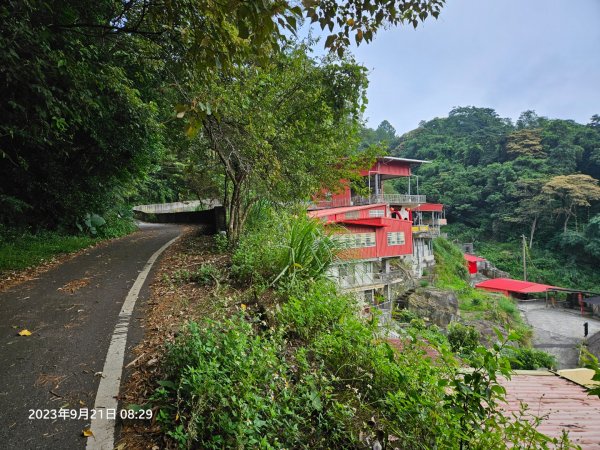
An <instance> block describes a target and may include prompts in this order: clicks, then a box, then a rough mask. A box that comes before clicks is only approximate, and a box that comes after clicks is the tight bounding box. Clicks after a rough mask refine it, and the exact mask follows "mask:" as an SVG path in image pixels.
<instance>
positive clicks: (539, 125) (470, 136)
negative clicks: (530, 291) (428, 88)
mask: <svg viewBox="0 0 600 450" xmlns="http://www.w3.org/2000/svg"><path fill="white" fill-rule="evenodd" d="M392 130H393V129H392ZM394 134H395V133H394V132H393V131H392V132H391V133H390V130H389V123H387V122H384V123H382V125H381V126H380V128H379V129H378V130H368V129H367V130H364V131H363V133H362V136H363V141H365V142H366V143H369V144H370V143H373V142H374V141H376V140H377V139H378V138H379V139H380V140H383V142H384V144H386V145H387V146H388V147H389V153H390V154H392V155H394V156H402V157H406V158H418V159H424V160H428V161H431V163H430V164H423V165H422V166H421V167H419V168H418V169H416V170H415V172H414V173H415V175H417V176H418V177H419V190H420V193H421V194H426V195H427V198H428V201H434V202H441V203H444V204H445V205H446V212H447V217H448V222H449V223H450V224H451V225H449V226H448V227H447V231H448V233H449V235H450V237H451V238H453V239H458V240H459V241H462V242H474V243H475V248H476V251H477V252H478V253H480V254H482V255H483V256H485V257H487V258H488V259H490V260H491V261H492V262H494V263H496V264H497V265H498V267H499V268H501V269H503V270H507V271H509V272H511V274H512V275H513V276H514V277H519V276H520V275H521V272H520V267H521V239H522V238H521V236H522V235H525V236H526V240H527V244H528V247H529V248H528V253H529V255H528V258H529V262H530V270H529V277H528V278H529V279H531V280H535V281H540V282H547V283H554V284H557V285H563V286H566V287H580V288H588V289H595V290H600V275H599V274H597V273H595V272H594V270H593V268H594V267H597V265H598V264H599V263H600V186H598V179H599V178H600V117H599V116H598V115H594V116H593V117H592V118H591V120H590V123H588V124H586V125H583V124H579V123H576V122H574V121H572V120H561V119H548V118H546V117H540V116H538V115H537V114H536V113H535V112H533V111H526V112H524V113H522V114H521V116H520V117H519V119H518V120H517V121H516V123H513V122H512V121H511V120H510V119H506V118H502V117H500V116H499V115H498V114H497V113H496V112H495V111H494V110H493V109H490V108H477V107H459V108H455V109H453V110H452V111H450V113H449V114H448V117H444V118H435V119H433V120H430V121H427V122H421V124H420V126H419V127H418V128H417V129H415V130H413V131H410V132H408V133H406V134H404V135H402V136H400V137H396V136H394ZM386 139H387V140H386ZM395 183H396V184H394V185H393V188H394V189H395V190H397V191H399V192H404V191H405V189H406V186H404V185H403V183H405V181H404V180H400V181H397V182H395ZM414 185H415V183H414V180H413V189H414ZM391 187H392V186H388V189H389V188H391Z"/></svg>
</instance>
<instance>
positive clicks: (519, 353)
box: [434, 238, 557, 369]
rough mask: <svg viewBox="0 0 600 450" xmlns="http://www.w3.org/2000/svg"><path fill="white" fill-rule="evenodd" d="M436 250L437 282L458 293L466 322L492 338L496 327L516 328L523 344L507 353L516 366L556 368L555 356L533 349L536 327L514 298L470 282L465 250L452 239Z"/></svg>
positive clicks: (441, 241)
mask: <svg viewBox="0 0 600 450" xmlns="http://www.w3.org/2000/svg"><path fill="white" fill-rule="evenodd" d="M434 250H435V257H436V267H435V277H436V279H435V284H436V286H437V287H440V288H443V289H451V290H453V291H455V292H456V293H457V296H458V305H459V309H460V313H461V318H462V320H463V321H464V322H465V323H467V324H469V325H471V326H473V327H474V328H475V329H477V330H478V331H479V333H480V334H481V335H483V336H486V335H487V336H488V338H489V337H492V339H495V337H494V334H493V333H492V329H491V328H492V327H497V328H498V329H500V330H502V331H503V332H506V333H508V332H509V330H515V331H516V333H517V335H518V336H519V338H518V341H519V343H520V344H521V346H520V347H518V348H511V349H506V351H505V352H504V354H505V356H507V357H508V358H509V360H510V363H511V366H512V368H513V369H537V368H543V367H545V368H553V367H556V364H557V362H556V359H555V358H554V357H553V356H552V355H550V354H548V353H546V352H544V351H540V350H536V349H533V348H531V339H532V337H533V330H532V329H531V327H530V326H529V325H527V324H526V323H525V322H524V321H523V318H522V317H521V314H520V312H519V309H518V308H517V304H516V303H515V301H514V300H512V299H510V298H508V297H505V296H503V295H500V294H491V293H487V292H485V291H481V290H478V289H475V288H473V287H472V286H471V285H470V284H469V282H468V277H469V274H468V271H467V269H466V265H465V261H464V257H463V254H462V252H461V251H460V250H459V249H458V248H457V247H456V246H454V245H453V244H452V243H451V242H449V241H448V240H446V239H442V238H440V239H436V241H435V242H434ZM460 331H462V330H460ZM451 333H452V330H451Z"/></svg>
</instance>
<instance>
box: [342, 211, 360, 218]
mask: <svg viewBox="0 0 600 450" xmlns="http://www.w3.org/2000/svg"><path fill="white" fill-rule="evenodd" d="M358 214H359V213H358V211H350V212H347V213H346V214H344V218H345V219H358Z"/></svg>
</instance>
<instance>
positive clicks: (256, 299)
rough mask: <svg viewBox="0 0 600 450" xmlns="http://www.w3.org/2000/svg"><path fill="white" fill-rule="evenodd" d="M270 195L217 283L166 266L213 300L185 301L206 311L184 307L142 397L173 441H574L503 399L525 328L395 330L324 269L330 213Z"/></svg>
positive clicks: (484, 444) (300, 444)
mask: <svg viewBox="0 0 600 450" xmlns="http://www.w3.org/2000/svg"><path fill="white" fill-rule="evenodd" d="M259 209H260V210H261V212H260V214H253V215H252V216H251V217H250V218H249V219H248V224H247V228H246V231H245V232H244V233H243V234H242V236H241V237H240V241H239V245H238V247H237V248H236V249H234V250H233V253H232V254H231V260H230V261H231V262H230V263H229V265H228V266H227V265H226V266H221V269H220V273H221V274H223V275H224V277H222V278H220V280H221V281H220V285H219V286H220V287H219V288H218V290H217V289H216V288H215V286H214V285H212V284H209V285H207V284H206V283H205V281H204V278H201V277H198V278H196V277H195V276H191V277H187V276H185V277H179V278H176V279H175V278H173V277H168V276H167V278H166V280H172V281H169V282H171V283H184V284H186V285H189V286H196V287H195V288H190V289H193V290H196V291H197V290H198V289H200V286H204V289H206V290H208V291H207V292H210V297H211V299H212V300H210V302H209V303H206V304H204V306H203V307H199V306H198V305H195V306H192V303H191V300H186V301H185V303H184V304H185V305H187V306H186V307H185V308H186V309H185V310H186V311H189V310H190V308H192V311H202V314H198V313H196V314H190V315H187V317H188V319H189V320H188V321H187V323H186V324H185V325H183V327H182V328H181V329H180V330H179V331H178V332H177V333H176V335H175V337H174V338H173V339H170V340H169V342H168V344H167V345H166V347H165V348H164V354H163V355H164V356H163V357H161V362H160V370H159V371H158V372H155V373H154V375H153V380H154V381H153V383H154V392H153V393H152V394H149V395H148V396H147V397H146V399H145V400H144V401H145V402H149V403H150V404H151V405H152V406H153V407H154V408H157V410H158V413H157V414H158V415H157V418H158V419H157V420H158V423H159V424H160V426H161V429H162V430H163V433H164V435H163V436H165V438H164V439H166V441H162V442H163V444H165V443H166V445H176V446H178V447H180V448H215V449H216V448H224V447H226V448H229V447H236V448H340V449H341V448H371V447H372V446H373V445H374V443H375V441H379V442H380V443H381V444H384V445H388V446H389V447H390V448H409V449H410V448H414V449H425V448H436V447H437V448H457V449H458V448H505V447H506V445H507V443H511V444H513V445H515V446H517V447H524V446H527V447H531V448H568V447H569V445H570V444H568V442H567V441H566V440H562V441H560V442H559V441H558V440H551V439H549V438H547V437H546V436H544V435H542V434H539V433H537V432H535V431H534V428H533V427H534V425H535V423H536V420H537V419H535V418H534V417H533V416H531V415H530V414H529V412H527V413H525V412H523V413H521V414H517V419H518V420H515V418H510V417H505V416H503V415H502V413H501V412H500V411H499V409H498V406H499V405H500V404H501V403H502V400H503V398H504V394H505V392H504V388H503V387H502V386H501V383H500V379H501V377H509V376H510V365H509V363H508V361H507V359H506V358H505V357H504V352H505V351H506V350H505V349H506V348H509V347H510V346H511V344H510V341H509V340H514V339H518V335H517V333H515V332H510V333H509V334H508V335H507V336H504V335H502V334H501V333H499V334H498V335H496V342H495V343H494V345H492V346H491V347H490V348H489V349H488V348H486V347H484V346H481V345H480V344H479V342H478V340H477V339H475V341H473V340H472V339H471V340H469V339H467V340H466V341H465V342H463V343H462V344H456V343H457V342H458V341H459V338H457V337H456V336H457V335H458V334H460V332H455V333H454V337H450V335H449V336H446V334H445V333H443V332H442V330H439V329H438V328H437V327H429V328H428V327H426V326H425V324H424V323H423V321H421V320H420V319H418V318H417V319H415V318H413V320H412V324H411V325H410V326H408V327H404V328H403V331H401V337H400V339H396V340H392V341H388V340H387V338H386V336H385V332H384V330H382V329H381V327H379V325H378V320H377V316H376V315H372V314H366V313H365V312H364V310H363V307H362V306H361V305H359V304H358V303H357V302H356V300H355V299H354V297H353V296H350V295H343V294H340V293H339V292H338V290H337V287H336V286H335V285H334V284H333V283H332V282H331V281H329V280H327V279H326V278H324V272H325V269H326V268H327V265H328V263H330V262H331V260H332V258H334V257H335V251H331V250H332V247H331V245H330V239H329V238H328V236H327V234H326V233H325V232H324V230H323V228H322V226H321V225H320V224H318V223H317V222H314V221H310V220H309V219H307V218H306V216H305V215H304V214H297V212H296V213H293V212H292V213H290V212H286V211H282V210H281V208H277V209H276V211H275V210H273V209H272V208H271V207H268V206H265V205H262V206H261V208H259ZM218 239H220V238H218ZM259 242H260V243H261V245H255V244H256V243H259ZM221 245H222V244H220V243H218V242H215V243H213V251H218V248H219V247H220V246H221ZM186 247H188V245H187V244H186ZM268 255H279V256H278V257H276V258H272V259H271V260H267V259H266V257H267V256H268ZM185 260H186V261H188V262H187V263H184V262H183V261H182V264H184V265H189V264H190V262H189V260H188V259H187V258H186V259H185ZM267 263H268V264H267ZM200 270H201V271H205V270H206V269H202V268H201V267H200ZM190 273H196V272H194V271H193V270H190ZM180 285H181V284H180ZM201 290H202V289H201ZM184 292H185V291H184ZM190 292H192V291H190ZM211 305H212V306H211ZM223 305H227V306H226V307H223ZM206 308H209V309H210V308H218V310H219V313H216V314H215V313H209V312H207V309H206ZM186 314H187V313H186ZM467 334H468V333H467ZM467 337H468V336H467ZM453 345H454V349H453ZM457 345H458V346H457ZM432 352H434V354H435V356H432ZM465 368H469V369H468V370H467V371H466V372H465ZM138 401H140V402H141V401H142V400H141V399H140V400H138ZM137 432H138V433H139V429H138V431H137ZM509 445H510V444H509Z"/></svg>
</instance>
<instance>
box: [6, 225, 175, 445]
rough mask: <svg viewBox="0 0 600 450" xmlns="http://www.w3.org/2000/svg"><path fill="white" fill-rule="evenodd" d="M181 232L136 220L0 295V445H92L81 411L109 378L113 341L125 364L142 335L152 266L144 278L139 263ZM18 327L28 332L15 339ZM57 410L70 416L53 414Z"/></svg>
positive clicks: (144, 266)
mask: <svg viewBox="0 0 600 450" xmlns="http://www.w3.org/2000/svg"><path fill="white" fill-rule="evenodd" d="M180 232H181V227H179V226H175V225H149V224H143V225H142V226H141V228H140V231H138V232H136V233H134V234H132V235H130V236H127V237H124V238H121V239H117V240H115V241H113V242H110V243H108V244H107V245H101V246H99V247H97V248H94V249H91V250H89V251H86V252H85V253H83V254H82V255H80V256H77V257H76V258H74V259H71V260H69V261H67V262H65V263H64V264H61V265H59V266H57V267H55V268H53V269H52V270H50V271H48V272H46V273H44V274H42V275H40V276H39V278H37V279H34V280H31V281H28V282H26V283H23V284H21V285H18V286H15V287H13V288H11V289H9V290H8V291H6V292H2V293H0V448H2V449H12V448H18V449H55V448H56V449H77V448H79V449H84V448H86V445H87V447H88V448H90V443H89V442H88V440H90V442H91V443H94V442H96V441H95V439H96V436H94V437H88V438H86V437H84V436H83V435H82V431H83V430H84V429H86V428H88V427H89V426H90V424H91V420H90V419H91V417H88V418H87V419H86V418H85V410H86V408H87V409H88V410H89V414H91V410H93V409H94V406H95V404H96V394H97V391H98V386H99V384H100V382H101V380H106V379H107V378H110V377H107V375H105V372H107V369H106V367H107V365H106V362H107V351H108V349H109V345H111V353H112V354H113V355H112V356H110V355H109V357H108V360H111V358H112V359H113V360H116V361H119V360H118V359H115V354H116V353H118V352H116V351H115V350H114V349H113V344H114V342H113V341H115V338H116V340H117V341H118V340H119V338H120V337H121V340H122V341H123V343H125V342H126V349H125V351H124V354H125V361H124V362H125V364H127V362H128V361H129V360H130V356H129V351H130V349H131V348H133V347H134V346H135V345H136V344H137V343H138V342H139V340H140V339H141V337H142V336H143V330H142V329H141V328H140V326H139V324H140V319H141V317H142V314H143V307H144V300H145V299H146V298H147V297H148V294H149V288H148V284H149V280H150V278H151V275H152V269H154V268H155V266H156V265H155V266H154V267H152V269H150V271H149V276H148V278H147V279H146V280H145V282H144V279H143V278H144V277H143V276H142V275H143V274H144V273H145V272H146V271H147V270H144V269H149V264H148V260H149V259H150V258H151V257H152V256H153V255H155V256H157V255H156V253H157V250H159V249H161V248H162V247H164V246H165V244H167V243H168V242H170V241H172V240H173V239H174V238H176V237H177V236H178V235H179V234H180ZM140 273H142V275H140ZM138 275H140V276H139V280H138V281H137V282H136V279H138ZM134 283H135V285H136V286H141V291H140V293H139V298H138V299H137V302H136V303H135V308H134V309H133V312H132V315H131V320H130V321H123V320H122V319H123V311H122V308H123V309H126V307H123V304H124V302H125V300H126V298H128V300H129V301H130V303H131V300H132V297H136V298H137V297H138V296H137V295H133V294H135V293H136V292H137V289H136V287H134V288H133V289H132V286H134ZM130 291H131V292H132V293H133V294H132V293H130ZM133 291H136V292H133ZM128 294H129V295H128ZM133 300H135V298H133ZM131 306H133V304H131ZM120 314H121V317H120ZM118 321H119V324H120V326H121V327H122V326H123V324H125V326H126V325H127V322H129V323H130V326H129V327H126V328H125V332H121V333H120V335H121V336H119V333H115V329H116V326H117V322H118ZM23 329H27V330H29V331H30V332H31V333H32V334H31V335H30V336H19V335H18V333H19V331H21V330H23ZM117 329H118V327H117ZM121 331H122V330H121ZM124 336H127V339H126V340H125V339H124ZM111 342H112V344H111ZM113 363H114V361H113ZM118 366H119V371H120V368H121V363H120V362H119V363H118ZM118 375H119V376H120V372H119V373H118ZM107 383H108V385H109V387H110V382H108V381H103V384H107ZM117 389H118V381H117ZM107 392H110V390H109V391H107ZM109 397H111V398H113V395H112V394H109ZM61 408H62V410H63V412H62V413H61V412H60V409H61ZM44 410H47V412H46V411H44ZM64 411H67V413H68V415H71V414H73V413H76V414H77V418H71V417H69V418H60V417H59V416H58V415H59V414H63V415H64V414H65V412H64ZM116 413H117V414H119V411H118V410H117V412H116ZM36 415H37V416H38V417H40V416H44V415H45V416H47V417H48V418H46V419H44V418H35V417H36ZM54 415H57V417H56V418H54V419H52V417H53V416H54ZM82 416H83V417H82ZM92 430H93V431H94V427H92ZM108 447H110V448H111V449H112V445H106V446H104V445H103V446H102V447H99V446H98V447H97V448H108ZM92 448H94V447H93V446H92Z"/></svg>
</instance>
